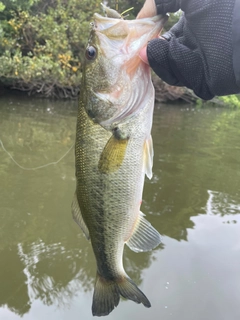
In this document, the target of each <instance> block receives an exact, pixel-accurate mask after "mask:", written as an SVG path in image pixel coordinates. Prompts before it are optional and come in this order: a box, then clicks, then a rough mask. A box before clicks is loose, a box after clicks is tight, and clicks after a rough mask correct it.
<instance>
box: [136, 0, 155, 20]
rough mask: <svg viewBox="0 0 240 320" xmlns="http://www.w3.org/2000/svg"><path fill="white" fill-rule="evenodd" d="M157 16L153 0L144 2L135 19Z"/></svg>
mask: <svg viewBox="0 0 240 320" xmlns="http://www.w3.org/2000/svg"><path fill="white" fill-rule="evenodd" d="M156 14H157V9H156V5H155V2H154V0H146V1H145V3H144V6H143V7H142V9H141V10H140V11H139V13H138V15H137V19H143V18H148V17H154V16H156Z"/></svg>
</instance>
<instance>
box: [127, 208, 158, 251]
mask: <svg viewBox="0 0 240 320" xmlns="http://www.w3.org/2000/svg"><path fill="white" fill-rule="evenodd" d="M160 242H161V236H160V234H159V233H158V231H157V230H156V229H155V228H153V226H152V225H151V223H150V222H148V221H147V220H146V219H145V218H144V214H143V213H142V212H141V211H140V214H139V218H138V221H137V223H136V226H135V228H134V231H133V234H132V236H131V238H129V239H128V241H127V242H126V244H127V245H128V247H129V248H130V249H131V250H133V251H135V252H142V251H150V250H152V249H154V248H155V247H156V246H158V245H159V244H160Z"/></svg>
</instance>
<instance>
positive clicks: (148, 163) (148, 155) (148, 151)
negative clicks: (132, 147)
mask: <svg viewBox="0 0 240 320" xmlns="http://www.w3.org/2000/svg"><path fill="white" fill-rule="evenodd" d="M152 166H153V143H152V136H151V135H150V137H149V138H148V139H147V140H145V142H144V171H145V173H146V176H147V177H148V178H149V179H152Z"/></svg>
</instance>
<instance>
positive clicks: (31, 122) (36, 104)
mask: <svg viewBox="0 0 240 320" xmlns="http://www.w3.org/2000/svg"><path fill="white" fill-rule="evenodd" d="M239 120H240V112H238V111H227V110H221V109H220V110H217V109H204V110H196V109H188V108H183V107H180V106H178V107H171V106H168V107H161V109H159V108H158V107H156V110H155V116H154V125H153V141H154V150H155V157H154V170H153V173H154V176H153V179H152V180H151V181H146V184H145V189H144V197H143V198H144V200H143V208H142V210H143V212H145V213H146V214H147V219H148V220H149V221H150V222H151V223H152V224H153V225H154V227H156V228H157V229H158V231H159V232H160V233H161V234H162V235H163V244H162V245H161V246H159V247H158V248H156V249H155V250H154V251H152V252H147V253H140V254H136V253H133V252H131V251H130V250H129V249H128V248H126V249H125V253H124V265H125V269H126V271H127V273H128V274H129V276H130V277H131V278H132V279H133V280H134V281H135V282H136V283H137V284H138V285H140V287H141V288H142V290H143V291H144V292H145V293H146V295H147V296H148V298H149V299H150V301H151V303H152V308H151V309H145V308H141V306H139V305H136V304H134V303H132V302H125V303H121V304H120V305H119V307H118V308H117V309H116V310H115V311H114V312H113V313H112V314H111V315H110V316H108V318H109V319H122V318H123V317H124V316H128V317H129V318H136V317H138V319H146V317H150V318H151V319H158V318H160V317H163V318H164V319H167V320H168V319H174V320H175V319H178V320H179V319H180V320H188V319H189V320H190V319H191V320H192V319H194V320H198V319H199V320H202V319H205V318H206V319H210V318H211V319H213V320H215V319H216V320H219V319H224V320H225V319H231V320H235V319H239V317H240V311H239V308H238V301H239V292H240V276H239V272H238V268H239V264H240V185H239V178H240V171H239V165H240V160H239V159H240V147H239V137H240V129H239ZM75 122H76V103H75V102H73V103H70V102H54V103H53V102H50V101H46V100H43V101H42V100H31V99H26V98H22V97H21V99H19V98H18V99H16V98H1V100H0V139H1V140H2V141H3V143H4V145H5V147H6V149H7V150H8V151H9V152H10V154H11V155H12V156H13V157H14V159H15V160H17V161H18V163H19V164H21V165H22V166H24V167H37V166H40V165H44V164H46V163H49V162H54V161H57V160H58V159H60V157H61V156H62V155H63V154H64V153H66V152H67V150H69V148H70V147H71V145H72V144H73V142H74V137H75ZM0 159H1V161H0V181H1V193H0V254H1V259H0V288H1V289H0V319H4V320H5V319H7V320H8V319H10V320H13V319H19V317H21V318H23V319H24V320H26V319H43V318H45V319H46V320H49V319H51V320H52V319H69V318H71V319H73V320H74V319H79V317H80V318H82V319H90V318H92V316H91V310H90V308H91V299H92V291H93V286H94V279H95V272H96V269H95V261H94V256H93V253H92V250H91V247H90V244H89V243H88V242H87V241H86V239H85V238H84V236H83V235H82V232H81V230H80V229H79V228H78V227H77V226H76V225H75V224H74V223H73V221H72V218H71V212H70V206H71V201H72V196H73V193H74V189H75V177H74V174H75V173H74V151H73V150H71V151H70V152H69V154H67V155H66V157H65V158H64V159H63V160H61V161H60V162H59V163H58V164H57V165H53V166H49V167H46V168H44V169H39V170H31V171H25V170H22V169H20V168H19V167H17V166H16V165H15V164H14V163H13V162H12V160H11V159H9V156H8V155H7V154H6V153H5V152H3V150H2V149H1V150H0Z"/></svg>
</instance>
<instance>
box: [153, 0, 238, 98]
mask: <svg viewBox="0 0 240 320" xmlns="http://www.w3.org/2000/svg"><path fill="white" fill-rule="evenodd" d="M155 1H156V4H157V5H158V3H160V2H161V4H162V6H164V7H163V9H164V10H168V11H172V10H173V9H176V8H179V5H181V9H183V10H184V15H183V16H182V18H181V19H180V21H179V22H178V23H177V24H176V25H175V26H174V27H173V28H172V29H171V30H170V31H169V32H167V33H166V34H165V35H163V37H165V38H166V39H167V41H166V40H163V39H154V40H152V41H150V43H149V44H148V47H147V55H148V60H149V64H150V66H151V67H152V69H153V70H154V71H155V72H156V74H157V75H158V76H159V77H160V78H162V79H163V80H164V81H166V82H167V83H169V84H171V85H177V86H187V87H188V88H191V89H193V90H194V92H195V93H196V94H197V95H198V96H199V97H201V98H202V99H205V100H208V99H211V98H213V97H214V96H215V95H227V94H233V93H238V92H240V87H238V86H237V83H236V72H234V71H235V70H234V69H233V47H234V46H233V40H232V39H233V30H232V23H233V13H234V5H235V0H202V1H199V0H182V1H178V0H175V1H173V0H172V1H170V0H169V1H166V0H165V1H160V0H155ZM237 1H238V0H237ZM238 12H239V14H240V11H238ZM158 13H165V12H160V11H159V9H158ZM237 30H238V35H239V32H240V26H239V25H238V29H237ZM238 57H239V56H238ZM239 61H240V57H239V58H238V59H237V58H236V64H237V65H238V66H239V63H240V62H239Z"/></svg>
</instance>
